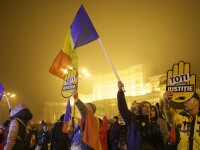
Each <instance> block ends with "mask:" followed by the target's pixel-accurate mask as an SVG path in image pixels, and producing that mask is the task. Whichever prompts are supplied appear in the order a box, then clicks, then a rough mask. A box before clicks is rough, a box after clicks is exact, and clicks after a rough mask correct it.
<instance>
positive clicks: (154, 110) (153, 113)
mask: <svg viewBox="0 0 200 150" xmlns="http://www.w3.org/2000/svg"><path fill="white" fill-rule="evenodd" d="M150 117H151V118H155V119H156V120H157V119H158V110H157V107H156V106H151V111H150Z"/></svg>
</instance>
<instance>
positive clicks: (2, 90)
mask: <svg viewBox="0 0 200 150" xmlns="http://www.w3.org/2000/svg"><path fill="white" fill-rule="evenodd" d="M3 93H4V88H3V86H2V85H1V83H0V101H1V99H2V97H3Z"/></svg>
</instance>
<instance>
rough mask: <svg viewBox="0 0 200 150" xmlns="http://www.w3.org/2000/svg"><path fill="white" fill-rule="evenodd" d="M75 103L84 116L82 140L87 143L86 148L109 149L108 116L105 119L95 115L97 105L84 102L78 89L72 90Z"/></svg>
mask: <svg viewBox="0 0 200 150" xmlns="http://www.w3.org/2000/svg"><path fill="white" fill-rule="evenodd" d="M72 95H73V97H74V101H75V104H76V106H77V108H78V110H79V112H80V114H81V116H82V119H83V122H84V123H83V124H84V125H81V128H83V135H82V142H83V143H84V144H86V145H87V148H86V149H94V150H107V149H108V148H107V130H108V121H107V118H106V116H104V118H103V120H100V119H99V118H97V117H95V116H94V114H95V112H96V106H95V105H94V104H92V103H86V104H84V103H83V102H82V101H81V100H80V99H79V97H78V92H77V90H74V91H73V92H72Z"/></svg>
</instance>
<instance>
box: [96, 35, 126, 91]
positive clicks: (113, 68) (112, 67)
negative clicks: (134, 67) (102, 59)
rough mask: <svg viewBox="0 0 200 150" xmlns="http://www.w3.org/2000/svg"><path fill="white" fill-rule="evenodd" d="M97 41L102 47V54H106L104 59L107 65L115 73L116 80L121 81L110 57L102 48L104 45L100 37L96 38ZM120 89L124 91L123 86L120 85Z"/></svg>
mask: <svg viewBox="0 0 200 150" xmlns="http://www.w3.org/2000/svg"><path fill="white" fill-rule="evenodd" d="M98 41H99V43H100V45H101V48H102V50H103V52H104V55H105V56H106V59H107V60H108V63H109V65H110V67H111V69H112V71H113V72H114V74H115V76H116V78H117V80H118V81H121V80H120V78H119V75H118V74H117V72H116V69H115V67H114V65H113V63H112V62H111V60H110V58H109V57H108V54H107V52H106V49H105V48H104V46H103V44H102V42H101V40H100V38H98ZM122 90H123V91H124V92H125V89H124V87H122Z"/></svg>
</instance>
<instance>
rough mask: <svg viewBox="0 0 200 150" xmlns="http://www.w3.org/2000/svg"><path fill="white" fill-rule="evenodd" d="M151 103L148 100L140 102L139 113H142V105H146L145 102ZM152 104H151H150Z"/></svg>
mask: <svg viewBox="0 0 200 150" xmlns="http://www.w3.org/2000/svg"><path fill="white" fill-rule="evenodd" d="M146 103H149V102H148V101H142V102H141V103H139V105H138V113H139V114H141V113H142V107H143V106H144V104H146ZM149 104H150V103H149ZM150 105H151V104H150Z"/></svg>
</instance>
